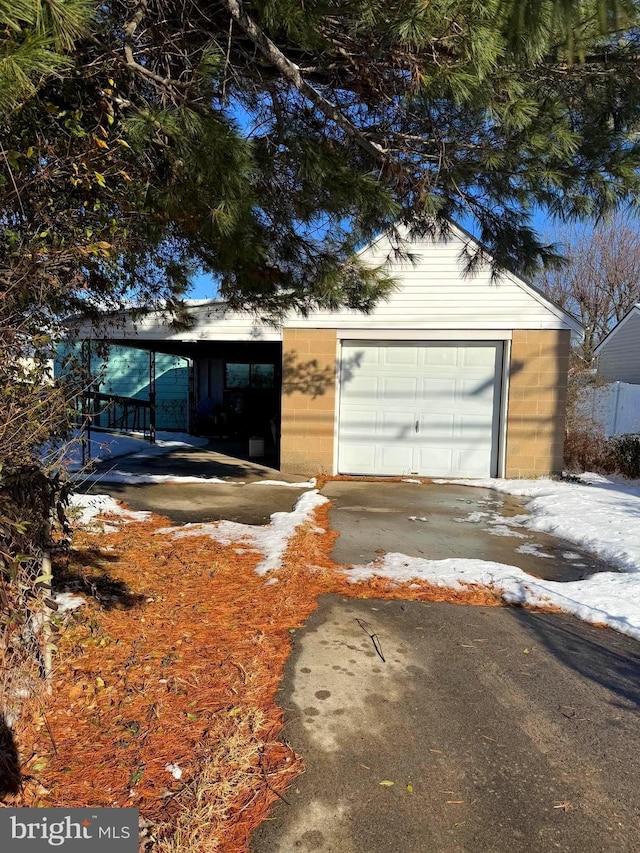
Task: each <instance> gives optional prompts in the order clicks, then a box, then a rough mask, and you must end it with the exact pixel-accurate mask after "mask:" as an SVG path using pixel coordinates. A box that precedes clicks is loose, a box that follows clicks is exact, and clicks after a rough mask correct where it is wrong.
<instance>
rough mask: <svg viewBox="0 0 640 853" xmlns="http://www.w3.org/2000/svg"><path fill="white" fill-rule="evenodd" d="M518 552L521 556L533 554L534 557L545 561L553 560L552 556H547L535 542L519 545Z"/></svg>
mask: <svg viewBox="0 0 640 853" xmlns="http://www.w3.org/2000/svg"><path fill="white" fill-rule="evenodd" d="M516 551H517V552H518V553H519V554H531V556H532V557H542V559H544V560H552V559H553V557H552V556H551V554H545V552H544V551H543V550H542V548H541V547H540V545H536V543H535V542H525V543H524V545H518V547H517V548H516Z"/></svg>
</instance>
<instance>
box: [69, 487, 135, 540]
mask: <svg viewBox="0 0 640 853" xmlns="http://www.w3.org/2000/svg"><path fill="white" fill-rule="evenodd" d="M69 506H70V507H71V508H72V509H73V510H75V511H76V512H77V525H78V526H79V527H91V526H92V525H93V524H95V522H96V520H97V518H98V517H99V516H100V515H105V514H109V515H116V516H120V517H121V519H122V521H123V522H126V521H144V520H145V519H147V518H149V516H150V515H151V513H150V512H133V511H132V510H130V509H125V508H124V507H121V506H120V504H119V503H118V502H117V501H115V500H114V499H113V498H112V497H110V496H109V495H79V494H74V495H71V497H70V498H69ZM110 529H111V530H113V529H115V528H113V527H111V528H110ZM105 531H107V532H109V530H108V528H107V527H106V526H105Z"/></svg>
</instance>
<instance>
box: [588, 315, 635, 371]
mask: <svg viewBox="0 0 640 853" xmlns="http://www.w3.org/2000/svg"><path fill="white" fill-rule="evenodd" d="M597 354H598V376H599V377H600V378H601V379H607V380H609V381H612V382H616V381H617V382H629V383H631V384H633V385H640V307H639V306H637V305H636V306H635V308H632V309H631V311H630V312H629V314H627V316H626V317H625V318H624V319H623V320H622V321H621V322H620V325H619V326H618V327H617V328H616V329H615V330H614V331H613V332H612V333H611V334H610V335H609V337H608V338H607V339H606V340H604V341H603V342H602V344H601V345H600V347H598V350H597Z"/></svg>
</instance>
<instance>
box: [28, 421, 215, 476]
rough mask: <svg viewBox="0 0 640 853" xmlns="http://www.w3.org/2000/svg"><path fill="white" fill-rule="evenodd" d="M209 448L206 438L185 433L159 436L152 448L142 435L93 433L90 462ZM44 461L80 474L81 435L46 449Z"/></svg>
mask: <svg viewBox="0 0 640 853" xmlns="http://www.w3.org/2000/svg"><path fill="white" fill-rule="evenodd" d="M205 444H207V439H206V438H199V437H197V436H193V435H187V433H182V432H158V433H156V443H155V444H150V443H149V441H148V440H147V439H145V438H144V436H143V434H142V433H130V434H126V435H125V434H120V433H113V432H102V431H99V430H92V431H91V441H90V442H89V446H88V448H87V449H88V451H90V452H88V453H87V459H89V458H90V459H92V460H93V461H94V462H97V461H102V460H105V459H116V458H118V457H119V456H128V455H129V454H135V456H136V458H137V459H146V458H150V457H152V456H162V455H164V454H165V453H169V452H170V451H171V450H175V449H176V448H178V447H202V446H203V445H205ZM43 458H44V460H45V461H46V462H47V463H49V464H57V465H61V466H62V467H64V468H66V469H67V470H68V471H78V470H79V469H81V468H82V444H81V439H80V432H79V431H78V430H75V431H74V433H73V435H72V436H71V438H70V439H69V440H68V441H66V442H64V443H63V444H56V445H46V446H45V447H44V448H43Z"/></svg>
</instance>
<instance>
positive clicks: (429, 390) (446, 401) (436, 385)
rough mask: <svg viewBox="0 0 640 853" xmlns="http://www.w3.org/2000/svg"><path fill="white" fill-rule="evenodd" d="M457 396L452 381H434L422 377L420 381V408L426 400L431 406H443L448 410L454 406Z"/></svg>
mask: <svg viewBox="0 0 640 853" xmlns="http://www.w3.org/2000/svg"><path fill="white" fill-rule="evenodd" d="M456 395H457V383H456V380H455V379H454V378H452V379H435V378H434V377H429V378H427V377H423V378H422V380H421V381H420V400H421V406H422V407H423V406H424V401H426V400H428V401H429V403H430V405H431V406H445V407H447V408H450V407H451V406H452V405H454V403H455V400H456Z"/></svg>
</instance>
